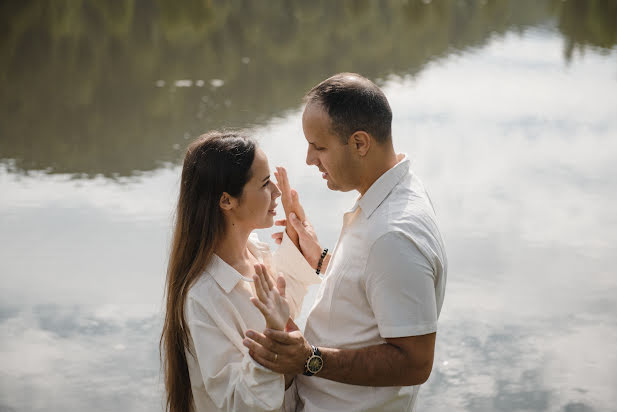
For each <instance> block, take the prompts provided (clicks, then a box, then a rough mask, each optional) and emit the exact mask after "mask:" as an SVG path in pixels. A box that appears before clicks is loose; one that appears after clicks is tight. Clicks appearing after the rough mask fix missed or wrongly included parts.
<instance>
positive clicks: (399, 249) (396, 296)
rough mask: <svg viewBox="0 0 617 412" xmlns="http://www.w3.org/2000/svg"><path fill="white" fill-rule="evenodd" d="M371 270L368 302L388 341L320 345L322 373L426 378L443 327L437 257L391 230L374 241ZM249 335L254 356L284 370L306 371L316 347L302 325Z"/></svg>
mask: <svg viewBox="0 0 617 412" xmlns="http://www.w3.org/2000/svg"><path fill="white" fill-rule="evenodd" d="M366 274H367V276H366V293H367V300H368V302H367V304H368V305H370V307H371V309H372V312H373V314H374V315H375V319H376V321H377V325H378V327H379V332H380V334H381V336H382V337H383V339H384V340H385V342H386V343H384V344H381V345H373V346H369V347H365V348H359V349H334V348H322V347H319V349H320V351H321V352H322V355H323V356H322V357H323V360H324V366H323V370H322V371H320V372H319V374H318V376H322V377H324V378H326V379H331V380H335V381H339V382H345V383H351V384H356V385H368V386H389V385H394V386H400V385H413V384H419V383H422V382H424V381H425V380H426V379H427V378H428V376H429V375H430V371H431V369H432V363H433V356H434V351H435V337H436V333H435V331H436V330H437V304H436V295H435V276H436V274H435V271H434V269H433V267H432V265H431V263H430V262H429V261H428V259H427V258H426V257H425V256H424V255H423V254H422V253H421V252H420V251H419V249H418V248H417V247H416V246H415V244H413V243H412V242H410V240H409V239H408V238H407V237H406V236H405V235H404V234H402V233H388V234H385V235H383V236H382V237H381V238H380V239H378V240H377V241H376V242H375V243H374V245H373V247H372V249H371V252H370V253H369V256H368V259H367V265H366ZM340 315H342V316H344V314H340ZM247 337H248V338H251V339H247V340H246V342H245V345H246V346H248V347H249V350H250V353H251V356H253V358H254V359H255V360H256V361H258V362H259V363H262V364H263V365H264V366H266V367H268V368H271V369H272V370H275V371H279V372H280V371H285V372H287V373H302V372H303V369H304V362H306V360H307V359H308V358H309V356H310V354H311V353H312V351H311V349H310V345H309V342H307V341H306V339H305V338H304V337H303V336H302V334H301V333H300V331H298V330H296V331H292V332H289V333H285V332H276V331H270V330H266V331H265V335H262V334H259V333H257V332H255V331H249V332H248V333H247ZM310 343H313V342H310ZM275 360H276V361H275Z"/></svg>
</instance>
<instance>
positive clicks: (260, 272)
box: [251, 264, 290, 330]
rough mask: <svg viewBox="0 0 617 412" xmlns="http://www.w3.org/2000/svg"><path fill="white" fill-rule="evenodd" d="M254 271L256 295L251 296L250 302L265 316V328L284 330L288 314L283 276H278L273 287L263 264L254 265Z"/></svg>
mask: <svg viewBox="0 0 617 412" xmlns="http://www.w3.org/2000/svg"><path fill="white" fill-rule="evenodd" d="M255 273H256V274H255V275H253V280H254V281H255V292H256V293H257V297H251V302H252V303H253V305H255V306H256V307H257V309H259V311H260V312H261V313H262V314H263V315H264V317H265V318H266V328H270V329H275V330H285V326H286V325H287V322H288V321H289V314H290V311H289V303H288V302H287V299H286V298H285V278H283V277H282V276H279V277H278V279H276V287H275V286H274V283H273V282H272V278H271V277H270V275H269V274H268V270H267V269H266V267H265V266H264V265H262V264H258V265H255Z"/></svg>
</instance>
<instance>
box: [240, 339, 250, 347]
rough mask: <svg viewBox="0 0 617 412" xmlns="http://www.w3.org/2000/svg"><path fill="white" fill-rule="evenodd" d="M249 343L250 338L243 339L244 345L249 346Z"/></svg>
mask: <svg viewBox="0 0 617 412" xmlns="http://www.w3.org/2000/svg"><path fill="white" fill-rule="evenodd" d="M249 343H250V342H249V340H248V339H244V340H243V341H242V344H243V345H244V346H247V347H248V346H249Z"/></svg>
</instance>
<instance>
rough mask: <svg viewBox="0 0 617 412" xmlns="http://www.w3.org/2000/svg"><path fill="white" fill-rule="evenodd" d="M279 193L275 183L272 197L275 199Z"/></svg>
mask: <svg viewBox="0 0 617 412" xmlns="http://www.w3.org/2000/svg"><path fill="white" fill-rule="evenodd" d="M280 195H281V191H280V189H279V187H278V186H277V185H276V183H275V184H274V191H273V192H272V199H276V198H277V197H279V196H280Z"/></svg>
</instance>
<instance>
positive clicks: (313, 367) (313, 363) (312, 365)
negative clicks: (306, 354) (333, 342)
mask: <svg viewBox="0 0 617 412" xmlns="http://www.w3.org/2000/svg"><path fill="white" fill-rule="evenodd" d="M322 366H323V360H322V359H321V358H320V357H319V356H313V357H312V358H311V359H309V361H308V365H306V367H307V369H308V370H309V371H310V372H311V373H317V372H319V371H320V370H321V367H322Z"/></svg>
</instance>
